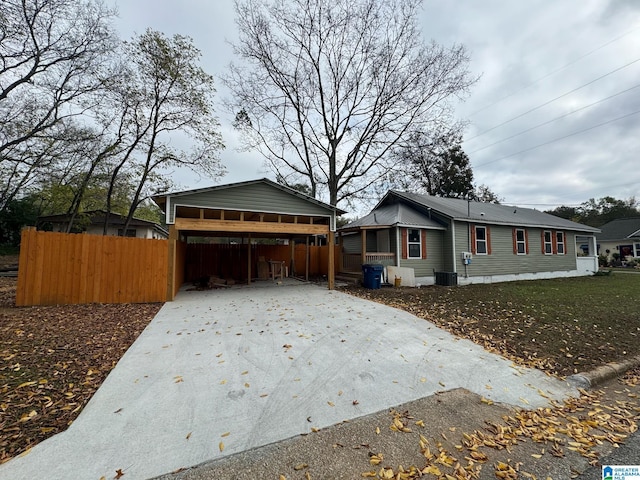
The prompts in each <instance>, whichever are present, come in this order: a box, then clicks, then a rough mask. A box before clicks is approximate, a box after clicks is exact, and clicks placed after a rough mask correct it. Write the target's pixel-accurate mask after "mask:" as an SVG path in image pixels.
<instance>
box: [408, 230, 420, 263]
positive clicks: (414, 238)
mask: <svg viewBox="0 0 640 480" xmlns="http://www.w3.org/2000/svg"><path fill="white" fill-rule="evenodd" d="M421 248H422V242H421V238H420V230H419V229H417V228H415V229H414V228H410V229H409V231H408V232H407V252H408V253H409V255H408V257H409V258H422V249H421Z"/></svg>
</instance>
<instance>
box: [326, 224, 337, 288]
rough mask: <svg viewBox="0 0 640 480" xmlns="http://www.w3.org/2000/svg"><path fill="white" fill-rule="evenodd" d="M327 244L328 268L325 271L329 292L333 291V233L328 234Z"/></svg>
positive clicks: (334, 247) (334, 248) (334, 250)
mask: <svg viewBox="0 0 640 480" xmlns="http://www.w3.org/2000/svg"><path fill="white" fill-rule="evenodd" d="M327 243H328V244H329V245H328V247H329V255H328V257H329V268H328V271H327V281H328V283H329V290H333V289H334V288H335V252H336V246H335V243H336V241H335V233H334V232H331V231H330V232H329V235H328V238H327Z"/></svg>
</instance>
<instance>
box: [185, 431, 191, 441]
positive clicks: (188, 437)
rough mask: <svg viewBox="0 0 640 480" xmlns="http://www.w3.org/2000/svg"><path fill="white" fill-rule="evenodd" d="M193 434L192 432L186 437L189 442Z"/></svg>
mask: <svg viewBox="0 0 640 480" xmlns="http://www.w3.org/2000/svg"><path fill="white" fill-rule="evenodd" d="M191 433H192V432H189V433H187V436H186V437H185V438H186V439H187V440H189V439H190V438H191Z"/></svg>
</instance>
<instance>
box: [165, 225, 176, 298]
mask: <svg viewBox="0 0 640 480" xmlns="http://www.w3.org/2000/svg"><path fill="white" fill-rule="evenodd" d="M177 240H178V231H177V230H176V226H175V225H169V238H168V240H167V245H168V250H169V251H168V252H167V255H168V256H169V261H168V262H167V265H168V268H167V301H168V302H170V301H172V300H173V299H174V297H175V292H176V290H175V286H176V248H177V243H178V242H177Z"/></svg>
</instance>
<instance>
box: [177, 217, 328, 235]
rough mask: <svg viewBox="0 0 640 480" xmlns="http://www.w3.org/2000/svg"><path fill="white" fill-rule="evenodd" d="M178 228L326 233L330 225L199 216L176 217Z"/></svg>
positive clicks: (213, 230)
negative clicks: (242, 220) (202, 218)
mask: <svg viewBox="0 0 640 480" xmlns="http://www.w3.org/2000/svg"><path fill="white" fill-rule="evenodd" d="M175 228H176V229H178V230H196V231H197V230H200V231H203V232H230V233H231V232H236V233H239V232H245V233H282V234H298V235H326V234H327V233H329V225H306V224H302V223H298V224H295V223H275V222H239V221H234V220H213V219H205V220H200V219H197V218H176V220H175Z"/></svg>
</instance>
